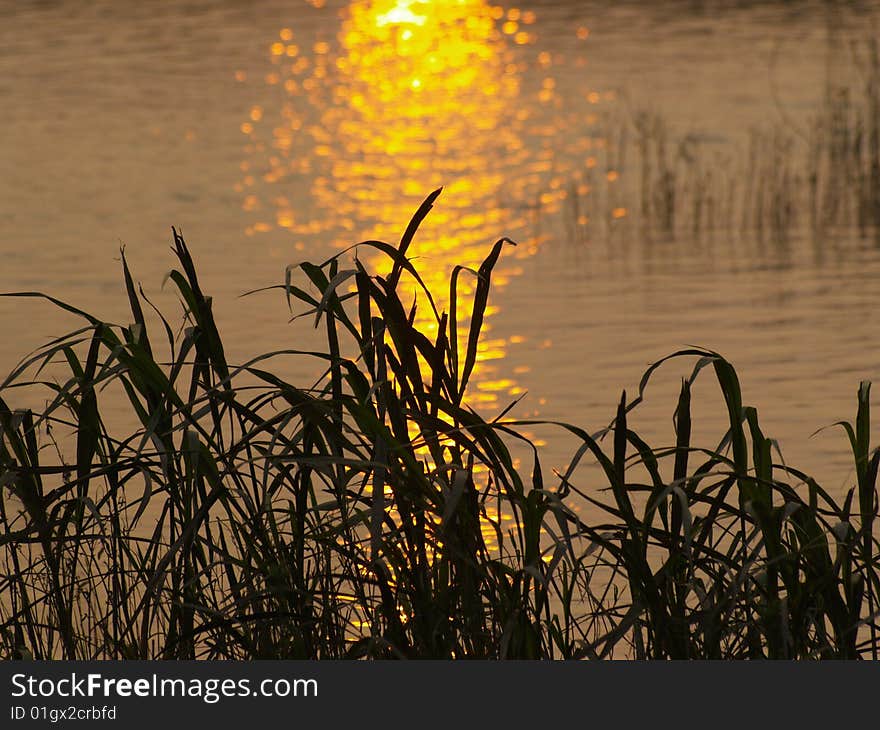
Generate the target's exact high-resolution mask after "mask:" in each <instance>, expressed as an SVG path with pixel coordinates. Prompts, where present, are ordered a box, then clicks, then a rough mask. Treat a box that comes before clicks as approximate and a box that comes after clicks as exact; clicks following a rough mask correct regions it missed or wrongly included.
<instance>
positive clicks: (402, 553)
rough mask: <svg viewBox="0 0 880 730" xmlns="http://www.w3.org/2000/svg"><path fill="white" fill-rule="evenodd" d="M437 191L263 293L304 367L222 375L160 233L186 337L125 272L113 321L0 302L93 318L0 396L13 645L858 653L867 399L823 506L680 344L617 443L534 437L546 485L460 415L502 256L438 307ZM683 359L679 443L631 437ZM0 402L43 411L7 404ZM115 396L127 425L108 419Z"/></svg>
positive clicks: (514, 427) (605, 432)
mask: <svg viewBox="0 0 880 730" xmlns="http://www.w3.org/2000/svg"><path fill="white" fill-rule="evenodd" d="M438 194H439V191H436V192H434V193H432V194H431V195H430V196H429V197H428V198H427V199H426V200H425V202H424V203H423V205H422V206H421V207H420V208H419V210H418V211H417V212H416V214H415V216H414V217H413V219H412V221H411V222H410V224H409V226H408V227H407V228H406V230H405V231H404V233H403V235H402V237H401V239H400V242H399V243H398V245H396V246H392V245H390V244H387V243H384V242H380V241H367V242H364V243H361V244H359V245H358V246H356V247H354V248H353V249H352V250H349V251H346V252H342V253H340V254H338V255H336V256H333V257H332V258H330V259H328V260H327V261H324V262H323V263H320V264H313V263H302V264H300V265H299V266H298V267H290V268H288V270H287V273H286V275H285V280H284V282H283V283H281V284H278V285H276V286H274V287H269V291H271V292H274V293H275V294H277V295H278V296H279V298H281V299H282V300H283V301H285V302H286V303H287V305H288V306H290V307H291V308H295V312H296V313H297V314H299V315H302V314H305V315H308V316H309V317H311V318H312V321H313V323H314V326H315V327H316V328H320V329H321V330H322V331H323V335H324V342H325V345H326V346H325V347H324V348H323V349H322V350H319V351H297V350H290V349H285V350H278V351H275V352H270V353H266V354H262V355H259V356H256V357H254V358H252V359H251V360H249V361H248V362H245V363H242V364H232V363H230V362H228V361H227V358H226V355H225V349H224V343H223V339H222V337H221V328H220V326H219V325H218V323H217V322H216V321H215V318H214V315H213V311H212V303H211V298H210V297H209V296H207V295H206V294H205V293H204V292H203V291H202V288H201V286H200V283H199V280H198V277H197V272H196V266H195V263H194V262H193V259H192V257H191V255H190V252H189V250H188V248H187V246H186V244H185V242H184V240H183V238H182V237H181V236H180V235H179V234H178V233H177V232H176V231H174V233H173V237H174V251H175V254H176V256H177V261H178V268H176V269H175V270H174V271H172V272H171V273H170V274H169V281H170V282H171V283H172V284H173V286H175V287H176V289H177V292H178V294H179V297H180V301H181V303H182V305H183V308H184V318H185V322H184V326H183V327H182V328H181V329H180V330H179V331H177V332H175V329H174V328H173V327H172V325H171V323H170V322H169V321H168V320H167V318H166V317H165V316H164V315H163V314H162V313H161V312H159V310H158V309H156V308H154V307H153V306H152V305H151V303H150V300H149V299H148V298H147V297H146V296H145V295H144V292H143V291H142V290H141V289H140V288H139V287H138V286H137V285H136V283H135V280H134V278H133V276H132V274H131V272H130V271H129V268H128V265H127V263H126V260H125V256H124V252H123V256H122V278H123V281H124V285H125V290H126V294H127V297H128V302H129V305H130V309H131V319H132V323H130V324H126V325H113V324H109V323H107V322H104V321H102V320H101V319H100V318H98V317H96V316H94V315H92V314H89V313H86V312H84V311H82V310H80V309H78V308H76V307H74V306H71V305H70V304H67V303H64V302H61V301H59V300H57V299H55V298H53V297H51V296H49V295H45V294H37V293H32V292H28V293H12V294H7V295H5V296H9V297H20V298H21V297H31V298H33V297H42V298H44V299H48V300H49V301H51V302H53V303H54V304H55V305H57V306H59V307H61V308H63V309H65V310H66V311H68V312H70V313H73V314H75V315H77V316H78V317H80V318H81V319H82V320H83V326H82V327H81V328H79V329H77V330H75V331H74V332H72V333H70V334H69V335H67V336H64V337H61V338H58V339H56V340H54V341H52V342H50V343H48V344H47V345H45V346H44V347H42V348H41V349H40V350H38V351H37V352H35V353H33V354H32V355H30V356H28V357H27V358H25V359H24V360H23V361H22V363H21V364H20V365H19V366H18V367H16V368H15V370H14V371H13V372H12V373H11V374H10V375H9V376H8V377H7V378H6V379H5V380H4V381H3V383H2V385H0V486H2V492H0V494H2V497H0V522H2V526H3V535H2V537H0V540H2V554H0V560H2V562H3V571H2V572H0V627H2V636H3V641H4V644H5V647H6V653H7V654H8V655H10V656H32V657H37V658H52V657H65V658H78V659H91V658H145V659H147V658H230V659H241V658H365V657H366V658H416V657H432V658H495V659H506V658H566V659H575V658H600V657H621V656H633V657H637V658H651V659H662V658H698V657H705V658H730V659H734V658H760V657H771V658H831V657H845V658H855V657H872V658H876V657H877V652H878V641H877V598H878V595H880V592H878V591H880V585H878V543H877V538H876V535H875V518H876V515H877V492H876V483H877V470H878V463H880V452H878V451H877V450H876V449H872V448H871V447H870V443H869V433H870V403H869V386H868V385H867V384H863V385H862V386H861V388H860V390H859V397H858V413H857V417H856V421H855V423H854V424H842V428H843V429H844V431H845V432H846V434H847V435H848V437H849V439H850V443H851V445H852V451H853V458H854V463H855V468H856V475H857V483H856V484H855V485H854V486H853V488H852V489H851V490H850V491H849V492H848V493H847V495H846V497H845V498H844V499H843V501H842V503H839V502H837V501H835V499H834V498H833V497H832V495H831V494H829V492H827V491H826V490H824V489H823V488H822V487H821V486H820V485H819V484H817V483H816V482H815V481H814V480H813V479H812V478H810V476H809V475H807V474H804V473H802V472H800V471H798V470H797V469H795V468H793V467H791V466H786V465H784V464H783V463H782V462H781V461H777V460H775V459H774V451H773V442H772V441H771V440H770V439H768V438H767V437H765V435H764V434H763V432H762V430H761V427H760V424H759V419H758V414H757V412H756V411H755V410H754V409H753V408H750V407H746V406H744V405H743V397H742V393H741V390H740V386H739V382H738V379H737V375H736V372H735V370H734V368H733V367H732V365H731V364H730V363H728V362H727V361H726V360H725V359H724V358H723V357H721V355H719V354H718V353H714V352H710V351H706V350H700V349H689V350H683V351H680V352H676V353H674V354H672V355H670V356H669V357H667V358H664V359H663V360H661V361H659V362H658V363H656V364H655V365H654V366H652V367H651V368H650V369H649V370H648V371H647V372H646V373H645V376H644V378H643V380H642V382H641V384H640V387H639V392H638V395H637V396H636V397H635V398H633V399H627V397H626V395H625V394H623V395H622V397H621V400H620V405H619V407H618V409H617V412H616V413H615V414H613V416H614V417H613V420H612V421H611V424H610V425H609V426H608V427H606V428H602V429H600V430H598V431H596V432H590V431H588V430H585V429H583V428H581V427H578V426H574V425H570V424H561V423H560V424H552V425H554V426H555V427H556V428H558V429H560V431H561V432H565V433H568V434H570V435H574V436H575V437H576V438H577V439H578V442H579V443H580V446H579V448H578V449H577V450H576V452H575V453H574V455H573V457H572V459H571V462H570V465H569V466H568V468H567V469H566V470H565V471H564V472H560V473H554V474H553V475H548V474H546V473H545V471H544V469H543V468H542V466H541V462H540V459H539V452H538V449H537V448H536V447H535V445H534V444H533V443H532V441H531V440H530V439H529V437H528V436H527V433H528V431H529V430H530V429H532V428H534V427H535V426H537V425H538V424H536V423H535V422H531V421H523V420H516V419H515V418H513V414H514V411H515V404H511V406H510V408H508V409H506V410H505V411H504V412H503V413H502V414H500V415H497V416H494V417H492V418H489V419H487V418H486V417H485V416H484V415H482V414H480V413H479V412H478V411H477V410H475V409H474V408H472V407H471V406H470V405H469V404H468V399H467V393H468V386H469V384H470V381H471V378H472V375H473V373H474V369H475V367H476V364H477V353H478V345H479V341H480V333H481V328H482V324H483V318H484V315H485V311H486V307H487V303H488V299H489V295H490V291H491V279H492V274H493V270H494V269H495V267H496V264H497V262H498V260H499V257H500V256H501V255H502V251H503V249H504V247H505V246H506V245H508V244H510V243H511V242H510V241H508V240H507V239H504V238H502V239H500V240H499V241H497V242H496V243H495V244H494V245H492V246H491V247H490V248H489V250H488V255H487V257H486V259H485V261H484V262H483V264H482V265H481V266H480V267H479V270H477V271H473V270H468V269H465V268H462V267H457V268H456V269H454V270H453V272H452V275H451V277H450V281H449V291H448V309H447V310H445V311H444V310H443V309H442V308H440V307H439V306H438V305H437V301H438V300H437V294H438V293H437V292H432V291H429V290H428V289H427V287H425V286H424V285H423V283H422V281H423V279H422V277H421V276H420V274H419V271H418V269H417V267H416V266H415V263H414V262H413V261H412V260H410V259H409V258H408V257H407V251H408V249H409V246H410V244H411V242H412V240H413V238H414V236H415V235H416V232H417V229H418V227H419V224H420V223H421V221H422V220H423V219H424V217H425V216H426V215H427V214H428V212H429V210H430V208H431V206H432V204H433V202H434V200H435V199H436V197H437V195H438ZM365 249H368V250H370V251H371V252H378V253H379V254H381V255H382V256H383V257H384V260H385V261H386V265H387V268H386V269H385V271H384V273H377V272H376V271H371V270H368V269H367V268H366V267H365V266H364V264H363V263H362V261H361V259H360V257H359V253H360V252H361V251H362V250H365ZM352 253H353V254H354V255H353V257H352ZM349 260H350V263H348V261H349ZM463 277H472V278H473V279H474V280H475V286H474V287H473V294H472V296H469V297H465V296H463V295H462V293H461V291H462V287H461V286H460V282H461V281H462V278H463ZM413 288H414V289H415V291H416V292H417V296H416V298H415V300H413V298H412V291H413ZM405 302H411V304H405ZM417 307H418V308H422V309H424V310H427V311H429V312H430V314H431V321H432V322H433V323H434V324H435V325H436V326H435V327H434V328H431V329H430V334H429V332H428V331H427V329H428V328H425V327H422V328H420V327H418V326H417V325H416V317H415V312H416V308H417ZM156 328H158V331H159V333H160V337H159V338H158V339H157V338H156V337H155V336H154V335H155V329H156ZM163 340H164V342H163ZM289 357H298V358H308V359H310V360H313V361H317V362H319V363H320V364H321V365H322V368H323V371H324V374H323V376H322V377H321V378H319V379H318V380H317V382H315V383H313V384H309V385H308V386H301V385H300V386H297V385H294V384H292V383H290V382H287V381H286V380H285V379H284V378H282V377H281V376H280V375H278V374H277V373H278V370H279V368H277V367H274V366H275V365H277V364H278V363H279V362H281V361H283V359H284V358H289ZM683 359H688V360H690V361H692V362H693V367H692V372H691V375H690V377H689V378H687V379H686V380H684V381H683V382H682V387H681V393H680V396H679V399H678V402H677V404H676V406H675V432H674V435H673V439H672V442H671V444H670V445H663V446H660V447H652V446H649V445H648V444H647V443H646V442H645V441H644V440H643V439H642V438H641V437H640V436H639V435H638V434H637V433H636V432H635V431H633V430H632V429H631V427H630V425H629V417H630V414H631V412H632V410H633V409H634V408H637V407H638V405H639V403H641V402H642V399H643V398H644V396H645V392H644V391H645V387H646V386H647V384H648V383H649V381H650V380H651V378H652V377H655V374H656V373H657V371H658V368H660V367H661V366H662V365H664V364H665V363H667V362H669V361H670V360H674V361H681V360H683ZM58 367H61V368H63V371H64V374H63V376H62V377H60V378H49V377H47V376H46V375H45V373H46V372H49V371H51V370H52V369H53V368H58ZM709 372H711V373H713V374H714V378H715V380H716V381H717V383H718V386H719V387H720V389H721V392H722V394H723V396H724V402H725V404H726V410H727V416H728V418H727V420H728V422H729V428H728V429H727V432H726V433H724V434H719V441H718V443H717V444H714V445H710V446H706V445H705V444H699V445H698V444H693V443H692V440H691V431H692V423H691V392H692V391H691V386H692V385H693V382H694V381H695V379H696V378H697V377H700V376H703V377H705V373H709ZM18 388H26V389H31V390H32V389H34V388H37V389H38V390H40V391H41V392H42V393H44V394H46V395H47V399H46V401H45V406H44V407H42V408H40V409H39V410H36V411H35V410H28V409H18V410H16V409H13V408H12V407H10V406H9V405H8V403H9V402H11V400H12V395H13V394H14V392H15V389H18ZM111 398H112V399H115V400H114V401H113V402H114V404H115V405H114V407H115V408H119V404H120V403H121V404H123V405H124V407H125V409H126V411H127V414H128V416H129V417H130V420H131V422H132V423H133V424H134V425H133V426H131V427H130V428H127V427H123V426H120V425H119V424H118V421H119V420H120V419H118V418H115V417H113V416H110V415H108V408H107V402H108V401H110V399H111ZM122 420H125V419H122ZM544 425H547V424H544Z"/></svg>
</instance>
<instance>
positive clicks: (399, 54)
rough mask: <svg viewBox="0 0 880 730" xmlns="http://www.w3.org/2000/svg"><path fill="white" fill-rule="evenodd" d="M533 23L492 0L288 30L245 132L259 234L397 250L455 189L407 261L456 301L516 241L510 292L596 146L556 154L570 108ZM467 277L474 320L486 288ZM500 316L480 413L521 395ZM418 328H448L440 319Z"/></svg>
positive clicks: (432, 3)
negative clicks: (543, 222)
mask: <svg viewBox="0 0 880 730" xmlns="http://www.w3.org/2000/svg"><path fill="white" fill-rule="evenodd" d="M535 21H536V15H535V13H534V12H533V11H530V10H525V11H523V10H520V9H519V8H508V9H505V8H502V7H499V6H494V5H490V4H489V3H488V2H486V0H366V1H361V2H355V3H352V4H351V5H350V6H349V7H348V8H347V9H346V10H345V11H343V13H342V14H341V17H340V23H339V26H338V28H339V29H338V32H337V33H336V36H335V38H334V37H327V38H320V37H319V38H317V39H316V38H310V39H309V40H304V39H301V38H298V36H297V33H296V30H295V29H294V28H287V27H285V28H282V29H280V31H279V34H278V37H277V39H276V40H275V41H273V42H272V43H271V44H270V46H269V57H270V59H271V63H272V66H271V70H270V71H269V72H268V73H267V74H266V75H265V78H264V81H265V84H266V85H267V87H269V88H268V89H267V90H266V93H265V95H264V99H265V100H264V101H263V100H261V102H260V103H256V104H254V105H253V107H252V108H251V109H250V110H249V113H248V115H247V118H246V119H245V121H243V122H242V125H241V131H242V132H243V133H244V134H245V135H246V136H247V139H248V142H247V146H246V148H245V152H246V157H245V159H244V160H243V162H242V164H241V170H242V174H243V177H242V180H241V182H240V184H239V186H238V189H239V191H240V192H241V194H242V196H243V204H242V205H243V208H244V209H245V210H246V211H248V212H249V213H251V214H252V215H253V221H254V222H253V223H252V224H251V225H250V226H249V227H248V228H247V230H246V233H247V234H248V235H257V234H262V233H267V232H270V231H274V232H276V233H277V232H278V231H285V232H287V233H288V234H289V235H290V238H291V241H292V243H293V247H294V248H295V249H297V250H299V251H311V250H314V248H313V247H314V246H315V245H316V244H317V245H319V246H320V245H327V244H328V243H330V244H332V245H335V246H344V245H350V244H351V243H353V242H355V241H358V240H365V239H379V240H385V241H389V242H391V243H395V242H396V241H397V240H398V238H399V236H400V234H401V232H402V231H403V229H404V228H405V226H406V224H407V222H408V221H409V218H410V217H411V216H412V214H413V212H414V211H415V210H416V209H417V208H418V206H419V204H420V203H421V202H422V200H423V199H424V197H425V196H426V195H427V193H429V192H430V191H431V190H433V189H436V188H438V187H441V186H442V187H443V188H444V193H443V195H442V196H441V197H440V199H439V201H438V203H437V204H435V207H434V210H433V211H432V212H431V214H430V215H429V216H428V218H427V220H426V221H425V222H424V223H423V224H422V227H421V229H420V231H419V234H418V235H417V236H416V240H415V243H414V244H413V246H412V247H411V248H410V251H409V255H410V256H411V257H416V258H417V259H418V262H417V267H418V268H419V271H420V273H421V275H422V277H423V279H424V280H425V283H426V284H427V285H428V287H429V288H430V289H431V291H432V292H433V293H435V294H436V295H439V296H440V302H439V303H440V305H441V306H444V307H445V306H448V303H447V302H444V301H443V297H442V294H443V293H444V292H447V291H448V280H449V276H450V273H451V271H452V268H453V267H454V266H455V265H458V264H461V265H464V266H467V267H470V268H473V269H476V268H477V267H478V266H479V264H480V263H481V262H482V260H483V259H484V258H485V256H486V255H487V254H488V252H489V250H490V248H491V245H492V243H493V242H494V241H495V240H496V239H497V238H499V237H500V236H501V235H510V236H511V237H514V238H517V239H519V244H520V245H519V246H518V247H517V249H512V248H510V247H508V248H507V249H506V251H505V252H504V254H503V256H502V264H501V265H500V266H499V267H498V269H496V273H495V275H494V276H493V284H494V287H495V289H496V291H497V289H499V288H503V287H504V286H505V284H506V283H507V282H508V281H509V279H510V277H511V276H514V275H516V274H517V273H519V268H518V267H519V266H520V264H516V263H515V262H513V261H512V260H513V259H516V258H518V259H524V258H527V257H529V256H531V255H534V254H535V253H536V252H537V250H538V247H539V243H540V241H539V240H538V239H537V238H536V237H535V236H532V235H531V231H530V221H531V220H532V218H533V217H534V215H535V211H536V210H537V209H540V211H541V213H542V214H546V213H548V212H553V211H554V210H556V209H558V208H559V206H560V205H561V204H562V202H563V201H564V199H565V197H566V196H567V194H568V190H569V187H568V183H569V182H570V181H571V179H572V177H571V175H572V172H573V171H575V172H576V171H577V170H578V169H579V168H580V169H584V170H586V169H587V167H588V162H587V161H588V160H589V159H590V149H591V148H592V144H593V141H592V140H591V139H589V138H588V137H583V136H581V137H574V136H573V137H572V139H569V140H568V141H567V142H566V144H567V148H566V149H565V150H563V151H562V154H561V155H560V154H558V153H559V150H558V147H559V133H560V131H561V130H564V129H565V128H566V121H565V119H564V110H563V109H562V105H563V99H562V98H561V97H560V96H559V95H558V92H557V83H556V79H555V78H554V76H553V74H552V66H553V63H554V60H553V56H552V54H551V53H549V52H548V51H546V50H545V51H541V52H540V53H537V52H536V51H535V50H534V49H529V46H530V45H531V44H533V43H534V41H535V33H534V28H535V25H534V24H535ZM526 51H529V53H530V55H529V54H527V53H526ZM526 71H530V73H528V74H526V73H525V72H526ZM526 87H528V88H526ZM279 100H280V101H279ZM581 189H583V186H581ZM283 255H284V256H290V254H289V253H287V252H285V253H284V254H283ZM368 263H369V262H368ZM459 281H460V295H461V296H462V299H463V301H462V302H460V307H462V311H468V308H469V305H468V302H467V299H468V296H469V295H470V293H471V292H470V291H469V288H472V287H473V284H474V281H473V278H471V277H467V276H462V277H461V278H460V280H459ZM496 314H497V309H496V308H495V305H493V304H492V303H491V302H490V305H489V309H488V311H487V312H486V319H485V324H484V337H483V339H482V342H481V345H480V350H479V352H478V365H477V367H476V369H475V371H474V373H473V378H472V383H473V385H472V387H471V388H470V393H469V394H468V400H469V402H470V403H471V404H472V405H475V406H483V407H490V408H491V407H495V406H502V407H503V406H504V405H506V404H507V401H509V400H510V398H511V397H515V396H517V395H519V394H520V393H521V392H522V386H521V385H520V384H519V382H518V381H517V377H516V374H515V373H513V372H512V371H510V372H505V373H501V372H500V369H499V368H498V367H497V366H498V364H499V362H500V361H502V360H503V358H504V357H505V356H506V354H507V351H508V346H509V344H511V342H512V340H513V338H502V337H495V336H493V334H492V323H493V320H494V319H495V317H494V315H496ZM417 320H418V321H419V324H420V325H421V326H422V327H423V328H424V330H425V331H430V330H432V329H434V328H436V323H435V322H434V320H433V316H432V315H431V314H430V312H429V311H427V309H425V310H424V311H422V312H417ZM514 337H515V336H514ZM520 339H521V338H520Z"/></svg>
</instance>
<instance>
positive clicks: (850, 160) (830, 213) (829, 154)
mask: <svg viewBox="0 0 880 730" xmlns="http://www.w3.org/2000/svg"><path fill="white" fill-rule="evenodd" d="M878 48H880V46H878V41H877V40H876V39H875V38H867V39H864V40H863V41H861V42H859V43H854V44H853V46H852V49H851V55H852V57H853V62H852V63H846V64H844V63H843V60H844V59H837V62H838V64H839V65H841V66H842V68H840V69H837V73H836V74H835V73H834V72H833V71H831V70H829V72H828V78H827V81H826V84H825V89H824V91H823V92H822V99H821V102H820V104H819V107H818V109H817V110H816V112H815V114H813V116H812V117H811V118H809V119H808V120H806V121H805V123H804V124H803V125H800V126H799V125H798V124H796V123H794V122H793V121H792V120H791V119H790V118H789V117H788V116H784V117H782V118H780V119H779V120H777V121H769V122H767V123H764V124H762V125H761V126H759V127H755V128H752V129H750V130H749V131H748V141H747V143H746V144H745V145H741V144H738V143H731V144H728V145H719V144H717V142H719V141H721V140H716V139H713V138H711V137H709V138H707V137H705V136H704V135H699V134H694V133H691V132H684V133H683V132H677V131H675V130H674V127H675V124H674V123H673V120H671V119H669V118H667V117H665V116H663V115H661V114H659V113H657V112H656V111H650V110H646V109H638V110H636V111H634V112H633V113H632V114H629V115H626V116H622V115H621V114H620V113H619V112H613V113H610V114H609V115H608V117H607V118H606V119H605V121H604V129H603V135H604V138H605V139H606V140H607V141H608V145H607V147H606V148H605V150H604V153H603V154H604V159H603V160H602V161H601V162H604V165H602V164H600V165H599V166H598V167H599V168H600V169H601V168H603V167H604V168H605V169H609V170H614V171H616V172H619V173H620V179H619V180H618V179H617V177H616V176H615V178H614V180H613V182H612V183H610V184H608V183H606V182H605V178H604V176H598V177H597V176H592V175H590V172H591V171H590V170H583V171H580V173H579V174H580V175H581V176H582V177H585V178H589V182H590V185H589V186H587V187H588V189H589V191H590V192H589V194H586V195H581V194H578V192H577V186H573V187H572V190H571V192H570V193H569V206H568V207H569V209H570V211H573V214H574V215H573V216H570V217H572V219H573V220H577V219H578V218H580V217H581V214H582V212H583V211H588V213H589V216H588V217H589V219H590V221H591V225H592V226H593V228H594V229H595V230H596V231H597V232H598V233H599V234H604V233H605V230H604V227H605V226H607V222H608V221H609V220H611V218H612V211H613V210H614V209H615V208H622V209H625V210H626V211H627V216H626V220H625V221H617V222H615V225H617V226H620V225H623V224H625V223H627V222H629V223H631V224H634V225H636V226H637V227H638V231H639V235H640V237H677V238H679V239H682V240H687V241H690V240H694V239H697V240H699V239H701V238H704V237H710V236H712V235H714V234H716V233H718V232H722V233H724V234H726V235H728V236H733V237H740V238H744V239H746V238H747V239H748V240H751V241H758V242H765V241H769V242H772V243H781V244H785V243H786V242H788V241H789V240H790V238H791V237H792V235H793V234H797V233H801V234H807V235H812V236H814V237H815V238H817V239H819V240H821V239H822V237H823V236H824V235H825V234H827V233H828V232H829V231H831V230H833V229H835V228H846V229H850V230H855V231H858V232H859V233H860V234H861V235H862V236H874V237H876V236H877V235H878V231H880V202H878V201H880V51H878ZM835 52H836V53H837V54H843V55H844V56H845V55H846V54H845V52H844V51H843V49H840V48H836V49H835ZM829 53H831V51H829ZM567 235H568V239H569V240H571V241H575V242H576V241H578V240H579V239H584V238H586V235H585V231H583V230H582V227H577V226H573V224H572V223H570V222H569V223H568V231H567Z"/></svg>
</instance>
